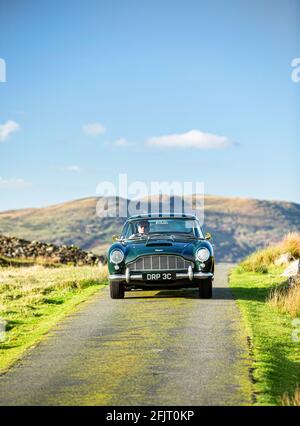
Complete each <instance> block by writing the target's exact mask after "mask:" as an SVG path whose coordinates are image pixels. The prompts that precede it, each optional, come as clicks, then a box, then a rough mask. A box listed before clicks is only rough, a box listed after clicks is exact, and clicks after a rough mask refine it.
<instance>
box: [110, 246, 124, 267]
mask: <svg viewBox="0 0 300 426" xmlns="http://www.w3.org/2000/svg"><path fill="white" fill-rule="evenodd" d="M118 255H119V258H115V256H118ZM124 256H125V255H124V253H123V251H122V250H120V249H114V250H112V252H111V253H110V255H109V259H110V261H111V262H112V263H114V264H115V265H119V264H120V263H122V262H123V260H124Z"/></svg>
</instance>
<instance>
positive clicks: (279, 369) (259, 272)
mask: <svg viewBox="0 0 300 426" xmlns="http://www.w3.org/2000/svg"><path fill="white" fill-rule="evenodd" d="M287 254H289V255H290V256H289V258H290V261H294V260H297V259H300V235H299V234H296V233H292V234H288V235H287V236H286V237H285V238H284V239H283V241H282V242H280V243H279V244H277V245H276V246H272V247H268V248H266V249H264V250H260V251H257V252H256V253H253V254H252V255H250V256H249V257H248V258H246V259H245V260H244V261H242V262H241V263H240V264H239V265H238V266H237V267H235V268H234V269H233V270H232V272H231V275H230V285H231V287H232V290H233V293H234V295H235V297H236V299H237V303H238V305H239V307H240V309H241V312H242V315H243V318H244V321H245V325H246V328H247V332H248V343H249V352H250V355H251V357H252V366H251V368H250V370H249V372H250V376H251V378H252V381H253V389H254V392H253V403H254V404H256V405H300V390H299V385H300V319H299V324H298V321H297V320H296V321H295V319H296V318H298V317H300V280H299V279H297V278H296V279H293V280H292V281H291V280H289V279H288V278H287V277H284V276H282V272H283V271H284V269H285V268H286V267H287V266H288V265H289V263H288V262H287V263H286V264H282V265H279V262H278V259H279V258H280V256H282V255H287Z"/></svg>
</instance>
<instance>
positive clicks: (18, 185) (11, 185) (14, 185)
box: [0, 177, 30, 189]
mask: <svg viewBox="0 0 300 426" xmlns="http://www.w3.org/2000/svg"><path fill="white" fill-rule="evenodd" d="M28 186H30V183H29V182H26V181H25V180H24V179H13V178H12V179H3V178H2V177H0V189H23V188H27V187H28Z"/></svg>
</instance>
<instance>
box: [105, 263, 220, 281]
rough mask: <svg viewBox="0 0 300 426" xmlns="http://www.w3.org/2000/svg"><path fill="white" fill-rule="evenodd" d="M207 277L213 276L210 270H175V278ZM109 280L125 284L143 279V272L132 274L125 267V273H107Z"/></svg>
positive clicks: (191, 279)
mask: <svg viewBox="0 0 300 426" xmlns="http://www.w3.org/2000/svg"><path fill="white" fill-rule="evenodd" d="M150 272H153V271H150ZM208 278H213V274H212V273H211V272H194V271H193V268H192V267H191V266H189V268H188V270H187V272H176V280H186V279H189V280H190V281H193V280H206V279H208ZM109 280H110V281H126V283H127V284H130V283H131V282H132V281H144V280H143V274H132V273H130V269H129V268H126V271H125V274H111V275H109Z"/></svg>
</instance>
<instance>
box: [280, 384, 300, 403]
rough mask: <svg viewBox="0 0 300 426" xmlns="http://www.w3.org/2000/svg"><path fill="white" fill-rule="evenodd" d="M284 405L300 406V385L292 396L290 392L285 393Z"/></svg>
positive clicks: (282, 400) (282, 399) (282, 401)
mask: <svg viewBox="0 0 300 426" xmlns="http://www.w3.org/2000/svg"><path fill="white" fill-rule="evenodd" d="M281 403H282V405H287V406H297V407H299V406H300V388H299V386H297V387H296V390H295V393H294V395H293V396H292V397H290V396H289V395H288V394H284V395H283V397H282V398H281Z"/></svg>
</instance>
